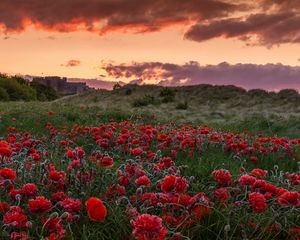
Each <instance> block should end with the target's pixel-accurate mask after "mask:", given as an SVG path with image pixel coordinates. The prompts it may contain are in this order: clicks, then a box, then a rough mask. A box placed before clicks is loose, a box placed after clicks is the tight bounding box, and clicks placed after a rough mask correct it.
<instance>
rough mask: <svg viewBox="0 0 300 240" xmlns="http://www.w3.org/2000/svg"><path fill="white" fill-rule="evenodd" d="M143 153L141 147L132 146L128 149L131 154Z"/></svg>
mask: <svg viewBox="0 0 300 240" xmlns="http://www.w3.org/2000/svg"><path fill="white" fill-rule="evenodd" d="M142 153H143V149H141V148H134V149H132V150H131V151H130V154H131V155H132V156H138V155H141V154H142Z"/></svg>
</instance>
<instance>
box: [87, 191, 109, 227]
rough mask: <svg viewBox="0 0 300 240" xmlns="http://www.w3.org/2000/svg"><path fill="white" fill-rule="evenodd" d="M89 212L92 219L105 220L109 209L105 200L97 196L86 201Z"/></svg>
mask: <svg viewBox="0 0 300 240" xmlns="http://www.w3.org/2000/svg"><path fill="white" fill-rule="evenodd" d="M85 206H86V208H87V213H88V216H89V219H90V220H91V221H96V222H103V221H104V220H105V217H106V214H107V210H106V207H105V205H104V204H103V202H102V201H101V200H100V199H99V198H96V197H90V198H89V199H88V200H87V201H86V202H85Z"/></svg>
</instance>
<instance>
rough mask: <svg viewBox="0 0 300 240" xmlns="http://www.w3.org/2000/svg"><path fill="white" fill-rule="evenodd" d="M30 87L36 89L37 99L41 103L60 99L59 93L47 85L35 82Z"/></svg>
mask: <svg viewBox="0 0 300 240" xmlns="http://www.w3.org/2000/svg"><path fill="white" fill-rule="evenodd" d="M30 86H31V87H32V88H33V89H35V91H36V97H37V100H39V101H49V100H50V101H51V100H55V99H57V98H58V97H59V95H58V93H57V91H55V89H54V88H52V87H50V86H47V85H45V84H42V83H39V82H37V81H33V82H31V83H30Z"/></svg>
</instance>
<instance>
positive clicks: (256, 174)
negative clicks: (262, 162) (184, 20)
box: [250, 168, 268, 179]
mask: <svg viewBox="0 0 300 240" xmlns="http://www.w3.org/2000/svg"><path fill="white" fill-rule="evenodd" d="M267 173H268V171H266V170H262V169H260V168H254V169H253V170H252V171H251V172H250V175H251V176H253V177H256V178H259V179H262V178H264V177H265V176H266V175H267Z"/></svg>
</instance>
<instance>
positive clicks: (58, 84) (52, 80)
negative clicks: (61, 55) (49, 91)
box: [32, 76, 90, 96]
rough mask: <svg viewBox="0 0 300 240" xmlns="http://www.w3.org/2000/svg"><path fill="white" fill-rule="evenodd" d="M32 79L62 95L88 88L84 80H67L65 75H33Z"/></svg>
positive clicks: (80, 91) (83, 90)
mask: <svg viewBox="0 0 300 240" xmlns="http://www.w3.org/2000/svg"><path fill="white" fill-rule="evenodd" d="M32 81H37V82H40V83H43V84H45V85H48V86H50V87H53V88H54V89H55V90H56V91H57V92H58V93H59V94H60V95H62V96H65V95H72V94H77V93H82V92H85V91H87V90H89V89H90V88H89V87H88V86H87V85H86V83H85V82H68V81H67V78H65V77H64V78H61V77H56V76H53V77H52V76H51V77H35V78H33V79H32Z"/></svg>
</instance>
